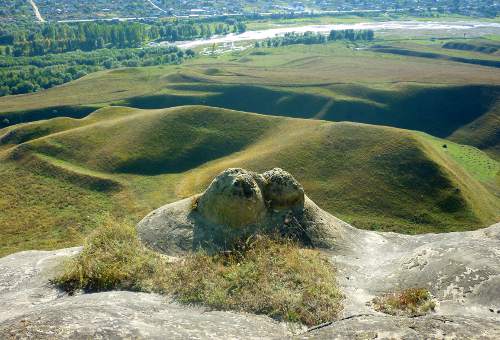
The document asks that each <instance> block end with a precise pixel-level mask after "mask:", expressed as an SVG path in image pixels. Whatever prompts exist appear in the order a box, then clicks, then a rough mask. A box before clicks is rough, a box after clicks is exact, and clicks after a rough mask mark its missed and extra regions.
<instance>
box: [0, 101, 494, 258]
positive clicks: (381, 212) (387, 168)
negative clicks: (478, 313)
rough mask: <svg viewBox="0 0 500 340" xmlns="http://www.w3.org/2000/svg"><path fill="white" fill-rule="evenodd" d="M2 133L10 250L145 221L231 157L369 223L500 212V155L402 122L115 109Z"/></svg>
mask: <svg viewBox="0 0 500 340" xmlns="http://www.w3.org/2000/svg"><path fill="white" fill-rule="evenodd" d="M179 141H181V142H180V143H179ZM0 143H1V145H0V156H1V157H2V162H1V163H0V173H1V176H2V183H3V185H2V186H1V187H0V191H1V195H0V196H1V197H4V198H5V197H9V199H8V200H5V199H4V200H0V208H1V210H2V211H4V212H5V213H3V214H2V216H1V218H2V220H1V221H0V228H1V229H2V235H5V237H3V238H2V241H1V242H2V243H1V244H0V247H1V249H2V253H3V254H7V253H11V252H13V251H15V250H21V249H27V248H54V247H55V246H66V245H72V244H78V243H79V242H80V241H81V237H82V236H83V235H85V233H86V232H87V231H88V230H89V228H93V227H94V226H95V225H97V224H98V223H99V222H100V220H101V219H102V218H104V217H105V216H106V215H107V214H111V215H112V216H125V217H128V218H130V219H131V220H133V221H137V220H138V219H139V218H140V217H142V216H144V214H145V213H146V212H148V211H150V210H151V209H153V208H156V207H159V206H161V205H162V204H165V203H167V202H172V201H175V200H177V199H178V198H182V197H188V196H190V195H193V194H194V193H197V192H199V191H201V190H203V189H204V188H205V187H206V185H207V184H208V183H209V182H210V181H211V179H212V177H213V176H214V175H215V174H216V173H218V172H219V171H221V170H222V169H224V168H227V167H245V168H248V169H251V170H256V171H261V170H265V169H269V168H273V167H282V168H285V169H287V170H288V171H290V172H291V173H293V174H294V175H295V176H296V178H297V179H298V180H300V181H301V182H302V183H303V185H304V188H305V190H306V191H307V192H308V193H309V195H310V197H311V198H312V199H314V200H316V201H318V202H321V206H322V208H324V209H326V210H327V211H329V212H331V213H334V214H335V215H337V216H339V217H341V218H344V219H345V220H347V221H349V222H352V223H353V224H355V225H356V226H358V227H361V228H366V229H375V230H392V231H399V232H405V233H419V232H428V231H435V232H444V231H451V230H465V229H471V228H473V229H474V228H479V227H482V226H485V225H487V224H489V223H491V222H494V221H496V220H498V218H499V216H498V211H499V209H498V208H499V200H498V197H495V195H494V191H495V190H497V189H496V188H497V187H498V175H497V173H498V170H499V164H498V162H496V161H494V160H492V159H491V158H489V157H488V156H487V155H486V154H485V153H484V152H481V151H479V150H478V149H475V148H472V147H465V146H460V145H458V144H454V143H452V142H449V141H443V140H440V139H438V138H435V137H430V136H428V135H426V134H421V133H416V132H412V131H408V130H401V129H397V128H390V127H379V126H373V125H365V124H357V123H332V122H326V121H321V120H303V119H293V118H286V117H273V116H266V115H258V114H253V113H245V112H238V111H231V110H225V109H219V108H212V107H205V106H183V107H177V108H171V109H161V110H141V109H132V108H125V107H109V108H103V109H100V110H97V111H95V112H93V113H92V114H90V115H89V116H87V117H85V118H83V119H73V118H55V119H50V120H44V121H38V122H32V123H27V124H20V125H16V126H13V127H9V128H5V129H3V130H0ZM443 144H447V147H446V148H443V146H442V145H443ZM20 216H22V218H20Z"/></svg>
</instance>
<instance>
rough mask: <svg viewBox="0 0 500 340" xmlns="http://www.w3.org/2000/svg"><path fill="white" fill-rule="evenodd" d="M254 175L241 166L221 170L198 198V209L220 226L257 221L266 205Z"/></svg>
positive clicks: (239, 225)
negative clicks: (240, 167) (239, 167)
mask: <svg viewBox="0 0 500 340" xmlns="http://www.w3.org/2000/svg"><path fill="white" fill-rule="evenodd" d="M256 177H257V174H254V173H251V172H249V171H246V170H243V169H228V170H226V171H224V172H222V173H221V174H220V175H218V176H217V177H216V178H215V179H214V180H213V181H212V183H211V184H210V186H209V187H208V189H207V190H206V191H205V192H204V193H203V195H201V196H200V198H199V199H198V211H199V212H200V214H201V215H202V216H203V217H205V218H206V219H207V220H208V221H209V222H211V223H213V224H219V225H221V226H227V227H233V228H234V227H241V226H244V225H249V224H255V223H258V222H260V220H262V219H263V217H264V215H265V213H266V206H265V204H264V197H263V195H262V192H261V188H260V187H259V185H258V184H257V181H256V180H255V178H256Z"/></svg>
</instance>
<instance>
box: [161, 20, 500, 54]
mask: <svg viewBox="0 0 500 340" xmlns="http://www.w3.org/2000/svg"><path fill="white" fill-rule="evenodd" d="M345 29H354V30H361V29H371V30H374V31H378V32H387V33H397V32H401V33H403V32H413V33H414V34H422V35H425V34H440V35H444V34H445V35H447V36H463V35H464V34H467V35H468V36H480V35H484V34H500V23H494V22H472V21H456V22H443V21H441V22H437V21H386V22H362V23H355V24H331V25H307V26H300V27H279V28H271V29H266V30H260V31H247V32H245V33H242V34H234V33H231V34H228V35H225V36H213V37H211V38H209V39H200V40H193V41H181V42H176V43H175V44H176V45H177V46H179V47H180V48H194V47H198V46H203V45H210V44H224V43H237V42H242V41H249V40H264V39H268V38H274V37H277V36H282V35H284V34H285V33H291V32H295V33H304V32H317V33H328V32H330V31H331V30H345ZM160 44H168V42H161V43H160Z"/></svg>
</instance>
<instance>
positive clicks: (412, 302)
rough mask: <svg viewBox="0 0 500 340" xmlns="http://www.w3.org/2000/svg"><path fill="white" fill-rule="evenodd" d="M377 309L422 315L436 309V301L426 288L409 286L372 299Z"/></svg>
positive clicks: (393, 312) (389, 312) (396, 313)
mask: <svg viewBox="0 0 500 340" xmlns="http://www.w3.org/2000/svg"><path fill="white" fill-rule="evenodd" d="M372 304H373V308H374V309H375V310H376V311H379V312H382V313H386V314H390V315H407V316H421V315H425V314H427V313H429V312H431V311H433V310H434V308H435V307H436V304H435V302H434V301H433V300H432V296H431V293H430V292H429V291H428V290H427V289H425V288H409V289H406V290H403V291H400V292H394V293H389V294H385V295H382V296H379V297H376V298H375V299H373V300H372Z"/></svg>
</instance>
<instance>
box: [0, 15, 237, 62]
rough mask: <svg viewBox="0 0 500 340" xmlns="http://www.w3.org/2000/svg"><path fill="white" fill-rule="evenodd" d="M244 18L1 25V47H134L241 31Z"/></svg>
mask: <svg viewBox="0 0 500 340" xmlns="http://www.w3.org/2000/svg"><path fill="white" fill-rule="evenodd" d="M245 30H246V25H245V23H244V22H240V21H237V20H234V19H227V20H226V21H224V22H205V23H203V22H202V23H196V22H189V21H156V22H153V23H148V24H146V23H142V22H84V23H77V24H61V23H46V24H43V25H38V26H30V27H19V26H15V25H13V27H12V28H10V27H8V26H4V27H0V45H4V46H5V47H4V48H3V49H0V52H2V53H3V54H4V55H9V56H10V55H11V56H14V57H22V56H41V55H45V54H49V53H65V52H71V51H77V50H81V51H94V50H98V49H102V48H136V47H141V46H143V45H145V44H146V43H148V42H150V41H157V40H166V41H171V42H174V41H181V40H193V39H196V38H207V37H211V36H212V35H214V34H218V35H220V34H227V33H241V32H244V31H245Z"/></svg>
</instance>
